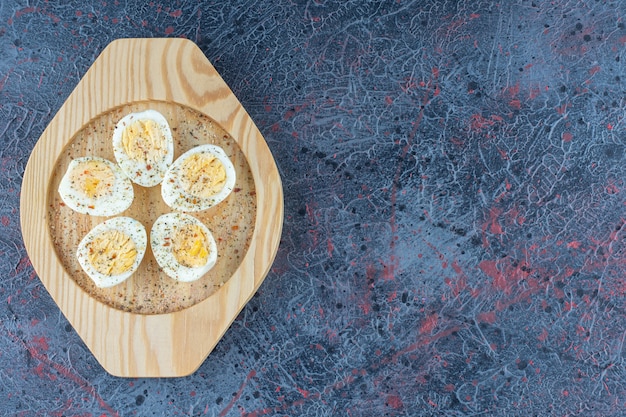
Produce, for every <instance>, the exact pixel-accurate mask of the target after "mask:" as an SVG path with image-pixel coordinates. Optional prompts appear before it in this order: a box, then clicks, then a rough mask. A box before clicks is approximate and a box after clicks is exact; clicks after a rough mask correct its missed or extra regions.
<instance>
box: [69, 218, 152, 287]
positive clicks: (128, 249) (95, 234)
mask: <svg viewBox="0 0 626 417" xmlns="http://www.w3.org/2000/svg"><path fill="white" fill-rule="evenodd" d="M147 245H148V238H147V234H146V229H145V227H144V226H143V224H141V223H140V222H138V221H137V220H135V219H132V218H130V217H114V218H112V219H109V220H107V221H105V222H103V223H100V224H99V225H97V226H96V227H94V228H93V229H92V230H91V231H90V232H89V233H87V235H86V236H85V237H84V238H83V240H82V241H81V242H80V244H79V245H78V250H77V252H76V256H77V258H78V262H79V263H80V266H81V267H82V268H83V270H84V271H85V273H86V274H87V275H88V276H89V278H91V279H92V280H93V282H94V283H95V284H96V286H97V287H100V288H106V287H112V286H114V285H117V284H119V283H121V282H123V281H125V280H126V279H128V277H130V276H131V275H132V274H133V273H134V272H135V271H136V270H137V268H139V264H140V263H141V260H142V259H143V256H144V254H145V253H146V247H147Z"/></svg>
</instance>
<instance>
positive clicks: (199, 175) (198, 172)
mask: <svg viewBox="0 0 626 417" xmlns="http://www.w3.org/2000/svg"><path fill="white" fill-rule="evenodd" d="M235 180H236V175H235V168H234V166H233V164H232V162H231V161H230V159H229V158H228V155H226V152H224V150H223V149H222V148H220V147H219V146H216V145H210V144H209V145H201V146H197V147H195V148H193V149H191V150H189V151H187V152H185V153H184V154H182V155H181V156H180V157H178V159H176V161H174V163H173V164H172V165H171V166H170V168H169V170H168V171H167V173H166V174H165V178H164V179H163V183H162V184H161V196H162V197H163V201H165V203H166V204H167V205H168V206H170V207H171V208H173V209H174V210H179V211H184V212H194V211H201V210H206V209H208V208H210V207H212V206H214V205H216V204H218V203H220V202H221V201H223V200H224V199H225V198H226V197H228V195H229V194H230V192H231V191H232V190H233V188H234V186H235Z"/></svg>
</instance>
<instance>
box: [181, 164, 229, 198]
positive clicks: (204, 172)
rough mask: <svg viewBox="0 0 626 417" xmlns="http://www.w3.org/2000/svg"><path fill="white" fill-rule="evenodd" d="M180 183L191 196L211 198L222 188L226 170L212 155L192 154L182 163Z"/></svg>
mask: <svg viewBox="0 0 626 417" xmlns="http://www.w3.org/2000/svg"><path fill="white" fill-rule="evenodd" d="M181 183H182V185H183V187H184V188H185V190H186V191H187V192H189V194H191V195H193V196H196V197H202V198H206V197H211V196H212V195H214V194H217V193H218V192H219V191H220V190H221V189H222V188H224V184H225V183H226V169H225V168H224V165H223V164H222V161H220V160H219V159H218V158H217V157H215V156H214V155H211V154H193V155H191V156H189V157H188V158H187V159H185V160H184V161H183V163H182V166H181Z"/></svg>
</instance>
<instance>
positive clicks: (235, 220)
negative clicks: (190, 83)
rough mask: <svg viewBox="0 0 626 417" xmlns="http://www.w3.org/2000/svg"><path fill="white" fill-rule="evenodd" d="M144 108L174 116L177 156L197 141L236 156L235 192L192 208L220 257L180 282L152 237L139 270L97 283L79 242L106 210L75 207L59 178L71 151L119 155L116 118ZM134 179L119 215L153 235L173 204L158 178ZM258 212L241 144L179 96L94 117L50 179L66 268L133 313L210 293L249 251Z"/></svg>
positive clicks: (176, 305) (93, 291)
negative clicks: (158, 256) (151, 182)
mask: <svg viewBox="0 0 626 417" xmlns="http://www.w3.org/2000/svg"><path fill="white" fill-rule="evenodd" d="M146 109H154V110H157V111H159V112H160V113H162V114H163V115H164V116H165V118H166V119H167V120H168V122H169V123H170V127H171V129H172V136H173V138H174V158H177V157H178V156H180V155H181V154H182V153H184V152H185V151H187V150H189V149H191V148H193V147H195V146H198V145H202V144H207V143H211V144H215V145H218V146H221V147H222V148H223V149H224V151H225V152H226V154H227V155H228V156H229V157H230V159H231V161H232V162H233V165H234V167H235V171H236V174H237V182H236V184H235V189H234V191H233V192H232V193H231V194H230V196H229V197H228V198H227V199H226V200H225V201H223V202H221V203H220V204H218V205H217V206H215V207H212V208H210V209H208V210H205V211H202V212H196V213H190V214H192V215H194V216H196V217H197V218H198V219H200V220H201V221H202V222H204V224H205V225H206V226H207V227H208V228H209V229H210V230H211V232H212V233H213V236H214V238H215V241H216V243H217V248H218V260H217V263H216V265H215V266H214V267H213V269H211V270H210V271H209V272H208V273H207V274H205V275H204V276H203V277H202V278H200V279H199V280H197V281H194V282H191V283H184V282H177V281H175V280H173V279H171V278H169V277H168V276H167V275H165V273H163V272H162V271H160V269H159V266H158V264H157V263H156V261H155V259H154V256H153V255H152V251H151V250H150V244H149V243H148V248H147V250H146V254H145V256H144V259H143V261H142V262H141V265H140V266H139V269H138V270H137V272H135V273H134V274H133V275H132V276H131V277H130V278H129V279H128V280H126V281H125V282H123V283H121V284H119V285H117V286H114V287H111V288H98V287H96V286H95V285H94V284H93V282H92V281H91V279H90V278H89V277H88V276H87V274H85V273H84V272H83V270H82V269H81V267H80V264H79V263H78V260H77V259H76V249H77V248H78V244H79V243H80V241H81V239H82V238H83V237H84V236H85V235H86V234H87V233H88V232H89V230H91V229H92V228H93V227H94V226H96V225H97V224H98V223H101V222H103V221H104V220H106V219H107V217H96V216H89V215H86V214H79V213H76V212H74V211H73V210H72V209H70V208H69V207H67V206H65V205H64V204H63V202H62V200H61V198H60V196H59V193H58V186H59V183H60V181H61V178H62V177H63V175H64V174H65V171H66V170H67V167H68V165H69V163H70V161H71V160H72V159H74V158H78V157H81V156H100V157H103V158H107V159H109V160H111V161H112V162H115V157H114V154H113V147H112V142H111V138H112V135H113V130H114V128H115V124H116V123H117V122H118V121H119V120H120V119H121V118H122V117H124V116H125V115H126V114H128V113H131V112H138V111H142V110H146ZM59 140H62V138H59ZM133 187H134V191H135V198H134V200H133V203H132V205H131V206H130V208H129V209H128V210H126V211H125V212H123V213H121V214H119V216H129V217H132V218H134V219H137V220H139V221H140V222H141V223H143V225H144V226H145V228H146V232H147V233H148V235H149V233H150V229H151V227H152V224H153V223H154V221H155V220H156V219H157V218H158V217H159V216H160V215H161V214H164V213H168V212H171V211H172V210H171V209H170V208H169V207H168V206H167V205H166V204H165V203H164V202H163V200H162V198H161V186H160V185H157V186H155V187H150V188H144V187H141V186H139V185H137V184H133ZM255 216H256V193H255V186H254V179H253V177H252V173H251V171H250V166H249V165H248V161H247V160H246V158H245V156H244V154H243V152H242V151H241V149H240V148H239V146H238V144H237V143H236V142H235V140H234V139H233V138H232V137H230V135H228V133H227V132H226V131H225V130H223V129H222V128H221V127H220V126H219V125H218V124H217V123H215V122H214V121H213V120H212V119H210V118H209V117H207V116H206V115H204V114H202V113H199V112H197V111H195V110H193V109H191V108H188V107H185V106H182V105H179V104H175V103H166V102H141V103H132V104H129V105H125V106H122V107H119V108H116V109H114V110H112V111H110V112H107V113H105V114H102V115H100V116H98V117H97V118H95V119H94V120H91V121H90V122H89V123H87V124H86V125H85V126H84V127H83V128H82V129H81V130H80V131H79V132H78V133H77V134H76V136H75V137H74V138H72V139H71V141H70V142H69V144H68V145H67V147H66V148H65V150H64V152H63V153H62V154H61V155H60V157H59V159H58V161H57V162H56V166H55V170H54V174H53V177H52V178H51V181H50V183H49V186H48V229H49V233H50V235H51V237H52V241H53V244H54V247H55V249H56V252H57V255H58V257H59V259H60V261H61V262H62V264H63V266H64V267H65V270H66V271H67V273H68V274H69V275H70V276H71V278H72V279H74V280H75V281H76V283H77V284H78V285H79V286H80V287H82V288H83V289H84V290H85V291H86V292H87V293H88V294H89V295H90V296H92V297H94V298H96V299H98V300H99V301H101V302H103V303H105V304H107V305H109V306H111V307H113V308H116V309H120V310H124V311H129V312H133V313H140V314H161V313H171V312H174V311H178V310H181V309H184V308H188V307H190V306H193V305H194V304H196V303H199V302H201V301H203V300H205V299H206V298H207V297H209V296H210V295H211V294H213V293H214V292H215V291H216V290H217V289H219V287H220V286H221V285H222V284H223V283H225V282H226V281H227V280H228V279H229V278H230V277H231V276H232V274H233V273H234V272H235V270H236V269H237V267H238V266H239V264H240V263H241V260H242V259H243V258H244V256H245V254H246V251H247V249H248V247H249V245H250V239H251V237H252V233H253V231H254V223H255ZM58 279H62V277H59V278H58Z"/></svg>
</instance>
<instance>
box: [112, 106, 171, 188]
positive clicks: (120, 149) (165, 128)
mask: <svg viewBox="0 0 626 417" xmlns="http://www.w3.org/2000/svg"><path fill="white" fill-rule="evenodd" d="M137 120H151V121H153V122H155V123H156V125H157V126H158V129H159V130H160V131H161V133H162V134H163V136H164V138H165V149H164V151H165V155H164V157H163V158H162V159H161V160H159V161H155V162H154V163H147V162H146V161H137V160H134V159H132V158H131V157H130V156H129V155H128V154H127V153H126V151H125V150H124V146H123V144H122V137H123V136H122V134H123V133H124V130H125V129H126V128H127V127H128V126H130V125H131V124H132V123H134V122H135V121H137ZM113 153H114V155H115V159H116V160H117V163H118V164H119V165H120V167H121V168H122V170H123V171H124V172H125V173H126V175H127V176H128V178H130V180H131V181H133V182H134V183H136V184H139V185H141V186H143V187H154V186H155V185H158V184H159V183H160V182H161V181H162V180H163V177H164V176H165V172H166V171H167V169H168V168H169V166H170V165H171V163H172V161H173V160H174V140H173V138H172V131H171V130H170V126H169V123H168V122H167V119H166V118H165V117H164V116H163V115H162V114H161V113H159V112H158V111H156V110H145V111H142V112H137V113H130V114H127V115H126V116H124V117H123V118H122V119H121V120H120V121H119V122H117V124H116V125H115V130H114V131H113Z"/></svg>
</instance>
